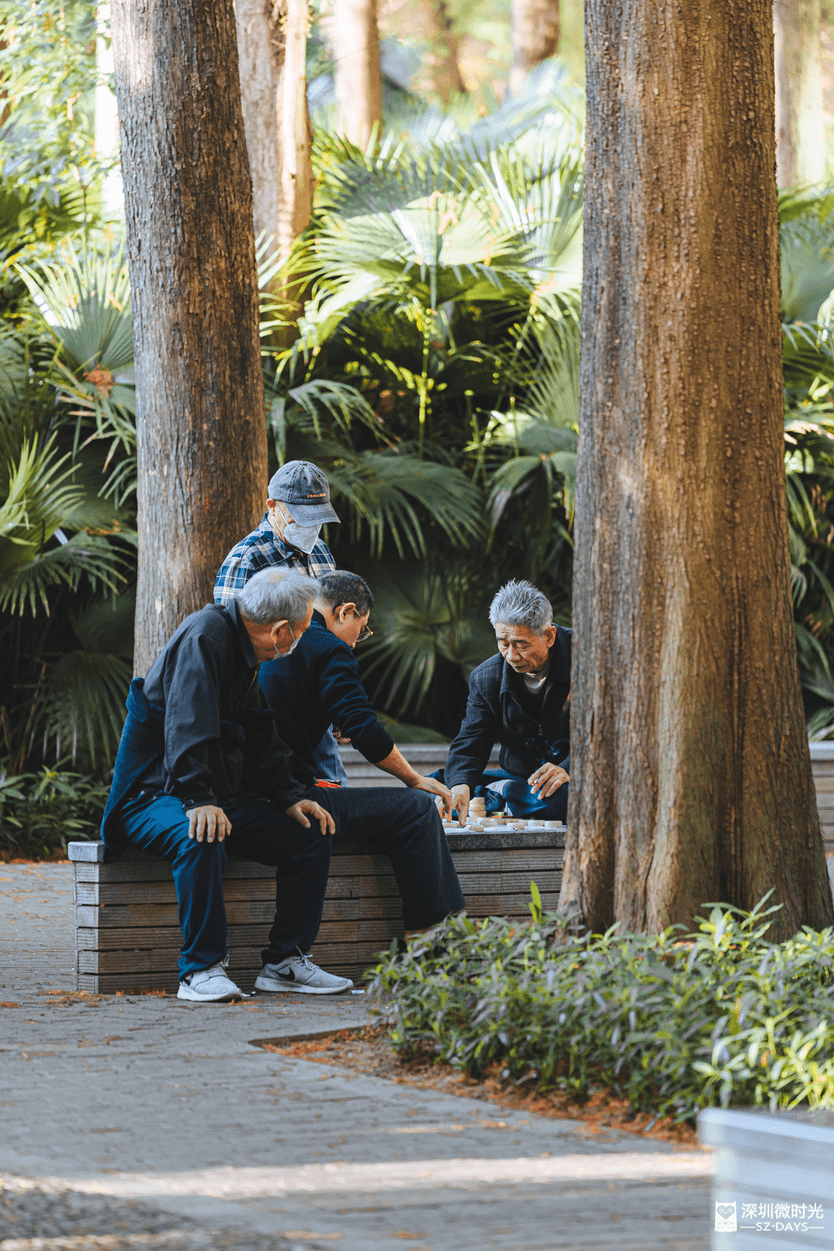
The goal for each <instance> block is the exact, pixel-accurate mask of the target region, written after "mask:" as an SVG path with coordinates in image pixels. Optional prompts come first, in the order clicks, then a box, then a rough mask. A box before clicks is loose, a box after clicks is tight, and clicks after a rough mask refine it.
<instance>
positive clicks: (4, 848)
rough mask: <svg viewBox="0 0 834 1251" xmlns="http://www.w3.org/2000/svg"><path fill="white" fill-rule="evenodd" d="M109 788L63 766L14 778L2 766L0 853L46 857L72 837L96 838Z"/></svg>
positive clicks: (0, 771)
mask: <svg viewBox="0 0 834 1251" xmlns="http://www.w3.org/2000/svg"><path fill="white" fill-rule="evenodd" d="M108 790H109V785H108V784H106V783H103V782H100V781H97V780H95V779H94V778H90V777H85V776H83V775H81V774H79V773H72V772H67V771H66V770H64V769H63V768H62V767H61V766H60V765H57V766H56V767H55V768H53V769H49V768H46V767H44V768H42V769H41V770H40V771H39V772H37V773H21V774H16V775H15V774H9V772H8V770H7V768H0V854H3V855H5V856H9V857H13V856H27V857H28V856H36V857H40V856H48V855H50V853H52V852H53V851H55V850H57V849H58V848H61V849H63V850H66V846H67V843H68V842H71V841H72V840H73V839H76V840H86V839H95V838H98V830H99V826H100V824H101V818H102V815H103V813H104V805H105V803H106V802H107V793H108Z"/></svg>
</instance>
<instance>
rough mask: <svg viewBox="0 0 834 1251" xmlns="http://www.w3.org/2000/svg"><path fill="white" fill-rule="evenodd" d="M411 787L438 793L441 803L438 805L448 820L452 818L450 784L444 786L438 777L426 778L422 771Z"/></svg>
mask: <svg viewBox="0 0 834 1251" xmlns="http://www.w3.org/2000/svg"><path fill="white" fill-rule="evenodd" d="M411 789H412V790H415V791H428V792H429V794H431V795H437V797H438V798H439V800H440V803H439V804H438V805H437V806H438V808H439V809H440V811H441V813H442V814H443V816H444V817H445V818H446V820H447V821H450V820H451V818H452V792H451V791H450V790H449V788H448V786H444V785H443V783H442V782H438V780H437V778H424V777H423V775H422V774H421V773H418V774H417V781H416V782H412V783H411Z"/></svg>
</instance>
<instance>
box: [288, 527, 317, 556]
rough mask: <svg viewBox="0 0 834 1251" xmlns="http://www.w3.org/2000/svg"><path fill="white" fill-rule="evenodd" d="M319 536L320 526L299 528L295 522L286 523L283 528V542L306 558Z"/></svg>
mask: <svg viewBox="0 0 834 1251" xmlns="http://www.w3.org/2000/svg"><path fill="white" fill-rule="evenodd" d="M320 534H321V526H300V525H299V524H298V522H296V521H288V522H287V524H286V525H285V526H284V541H285V542H286V543H289V544H290V545H291V546H292V547H297V548H298V550H299V551H300V552H305V553H306V554H307V555H308V556H309V554H310V552H311V551H312V550H313V548H314V547H315V546H316V539H317V538H318V537H319V535H320Z"/></svg>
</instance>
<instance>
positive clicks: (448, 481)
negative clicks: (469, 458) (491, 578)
mask: <svg viewBox="0 0 834 1251" xmlns="http://www.w3.org/2000/svg"><path fill="white" fill-rule="evenodd" d="M328 476H329V478H330V483H331V490H332V492H333V494H334V495H336V496H342V497H343V498H344V499H345V501H346V502H347V504H348V505H349V508H350V510H351V512H352V522H353V529H354V533H355V534H356V536H357V537H358V534H359V533H360V532H361V529H362V526H363V524H366V525H367V526H368V530H369V537H370V544H371V550H372V552H373V553H374V554H375V555H376V556H377V557H379V556H380V555H381V554H382V550H383V545H384V540H385V537H386V535H390V536H391V539H392V541H393V543H394V546H395V547H396V549H397V553H398V555H399V556H400V557H403V556H404V555H405V545H406V544H407V545H408V546H409V547H410V548H411V551H412V552H413V553H414V554H415V555H417V556H423V555H425V554H426V551H427V550H428V548H427V537H428V536H427V531H426V528H425V524H424V522H423V521H422V520H421V515H420V513H418V511H417V509H416V508H415V505H419V506H420V509H421V511H422V513H423V515H424V516H428V517H431V519H432V522H433V523H434V525H436V526H437V527H438V529H439V530H441V531H442V533H443V534H445V535H446V537H447V538H448V539H449V540H450V541H451V542H452V543H453V544H455V545H458V546H465V545H466V544H467V543H468V542H470V541H471V540H472V539H473V538H477V537H479V536H480V534H481V532H482V528H483V522H482V509H483V496H482V495H481V492H480V490H479V488H478V487H476V486H474V485H473V484H472V483H471V482H470V481H469V479H468V478H467V477H466V476H465V475H464V474H463V473H461V471H460V470H459V469H455V468H453V467H452V466H449V465H441V464H436V463H435V462H433V461H430V460H421V459H420V458H419V457H418V456H415V455H411V454H402V453H388V452H383V453H376V452H365V453H361V454H359V455H358V456H356V457H353V458H350V459H347V458H344V459H343V460H342V461H340V462H337V464H336V465H334V466H333V468H332V469H329V470H328Z"/></svg>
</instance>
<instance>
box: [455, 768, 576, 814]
mask: <svg viewBox="0 0 834 1251" xmlns="http://www.w3.org/2000/svg"><path fill="white" fill-rule="evenodd" d="M431 777H433V778H437V779H438V781H440V782H442V781H443V770H442V769H438V770H437V772H436V773H432V774H431ZM490 782H492V783H498V784H499V785H498V786H497V787H496V788H495V789H490V786H489V784H490ZM569 785H570V784H569V783H568V782H563V783H562V785H561V786H560V787H559V789H558V790H557V791H554V793H553V794H552V795H551V796H550V797H549V799H537V798H536V796H535V794H534V793H533V791H532V790H531V788H530V784H529V782H528V781H527V779H526V778H520V777H518V776H517V775H516V774H515V773H508V772H507V770H506V769H485V770H484V772H483V774H482V775H481V778H480V781H479V782H478V783H477V784H476V785H475V786H474V787H473V788H472V796H473V798H474V797H475V796H476V795H477V796H478V797H479V798H482V799H484V800H485V801H486V810H487V812H488V813H490V812H499V811H500V812H507V813H509V815H510V816H511V817H540V818H541V820H543V821H564V820H565V819H566V817H567V815H568V786H569Z"/></svg>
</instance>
